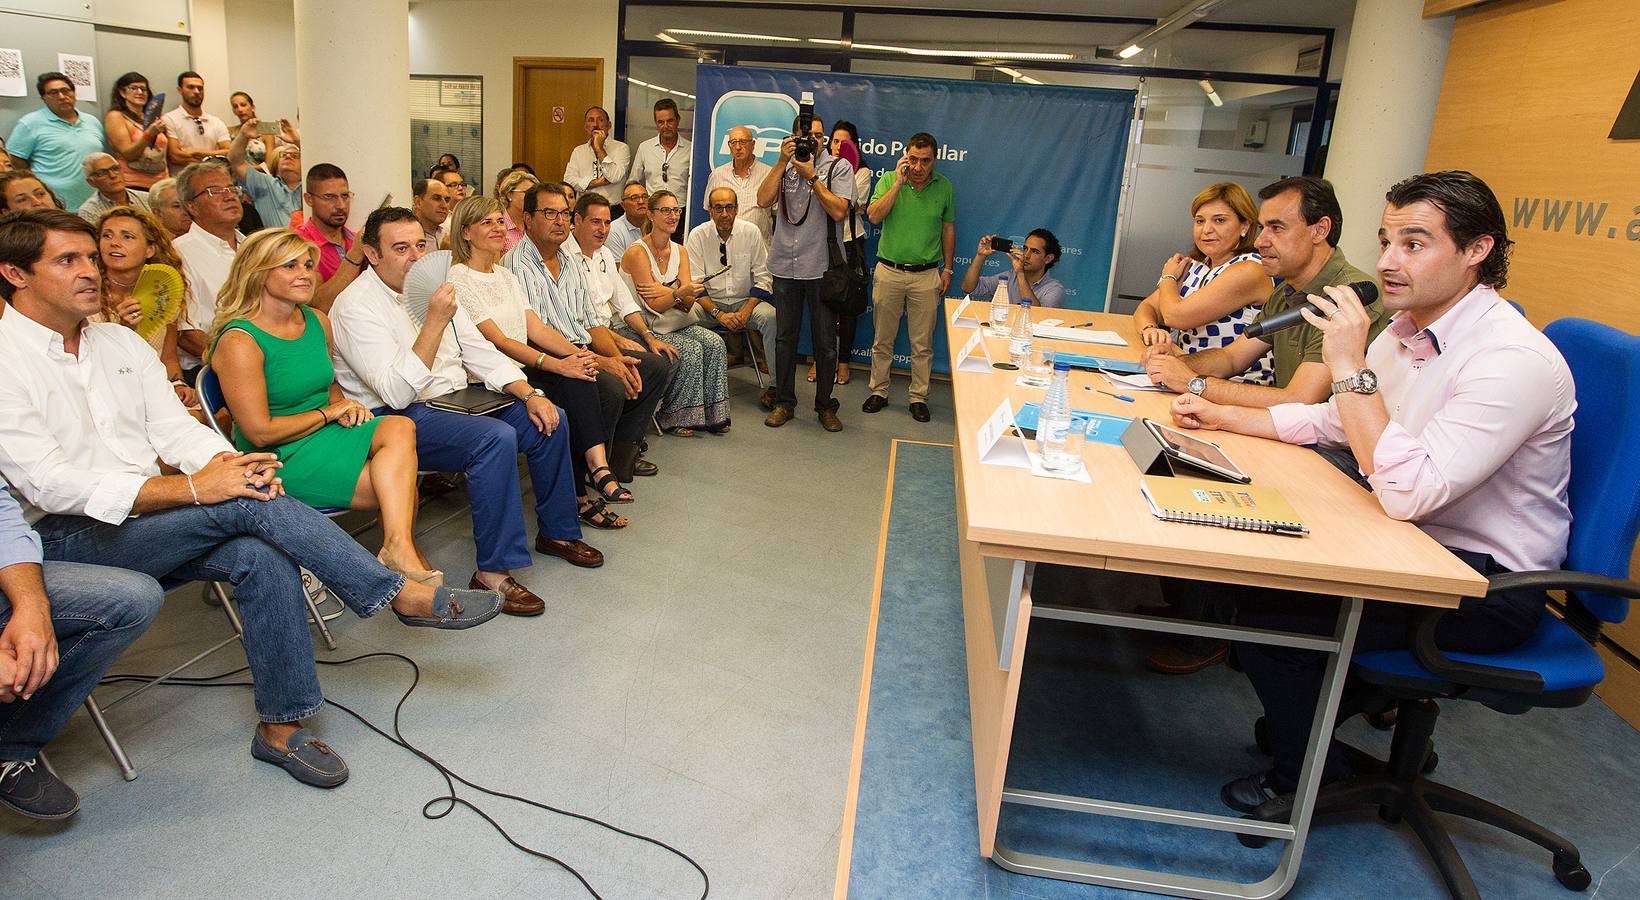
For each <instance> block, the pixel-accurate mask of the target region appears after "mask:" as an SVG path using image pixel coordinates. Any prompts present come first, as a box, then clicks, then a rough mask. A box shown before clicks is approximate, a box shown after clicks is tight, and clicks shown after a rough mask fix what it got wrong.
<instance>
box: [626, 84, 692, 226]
mask: <svg viewBox="0 0 1640 900" xmlns="http://www.w3.org/2000/svg"><path fill="white" fill-rule="evenodd" d="M682 121H683V117H682V116H681V115H680V114H679V113H678V102H677V101H676V100H673V99H672V98H671V97H663V98H661V99H660V100H656V101H655V132H656V134H655V136H654V137H652V138H650V139H649V140H647V141H644V142H643V143H641V144H639V145H638V150H637V152H636V153H634V154H633V155H632V177H631V178H629V179H627V180H628V181H639V182H642V183H643V186H644V189H645V190H648V191H649V192H650V193H654V192H656V191H661V190H666V191H671V192H672V193H674V194H676V195H677V196H678V198H679V199H680V200H684V201H687V200H688V198H689V157H690V152H691V145H690V143H689V142H688V141H686V140H684V139H683V138H680V137H678V124H679V123H680V122H682Z"/></svg>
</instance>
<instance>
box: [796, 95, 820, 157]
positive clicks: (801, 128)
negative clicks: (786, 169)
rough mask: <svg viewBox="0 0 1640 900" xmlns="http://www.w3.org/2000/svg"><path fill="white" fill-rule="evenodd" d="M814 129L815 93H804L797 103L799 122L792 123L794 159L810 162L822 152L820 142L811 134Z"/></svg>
mask: <svg viewBox="0 0 1640 900" xmlns="http://www.w3.org/2000/svg"><path fill="white" fill-rule="evenodd" d="M813 129H814V93H813V92H812V91H804V92H803V95H802V99H800V100H799V101H798V103H797V121H795V122H793V123H792V158H793V159H796V160H797V161H798V162H808V161H809V160H811V159H814V157H815V156H816V155H818V154H819V152H820V142H819V141H817V140H816V139H815V137H814V135H812V134H810V133H809V132H810V131H812V130H813Z"/></svg>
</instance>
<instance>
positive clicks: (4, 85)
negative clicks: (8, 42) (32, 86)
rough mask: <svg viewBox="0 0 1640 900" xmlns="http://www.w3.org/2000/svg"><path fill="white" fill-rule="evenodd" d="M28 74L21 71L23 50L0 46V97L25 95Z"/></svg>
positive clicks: (26, 92) (26, 94)
mask: <svg viewBox="0 0 1640 900" xmlns="http://www.w3.org/2000/svg"><path fill="white" fill-rule="evenodd" d="M27 96H28V76H27V75H26V74H25V73H24V72H23V51H21V50H11V49H8V48H4V47H0V97H27Z"/></svg>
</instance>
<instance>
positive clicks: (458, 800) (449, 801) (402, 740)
mask: <svg viewBox="0 0 1640 900" xmlns="http://www.w3.org/2000/svg"><path fill="white" fill-rule="evenodd" d="M377 658H390V659H398V660H403V661H404V662H405V663H406V664H408V665H409V666H410V669H411V672H412V673H413V675H414V677H413V678H412V679H411V681H410V686H409V687H408V688H406V689H405V691H404V694H403V696H401V697H399V702H398V703H397V704H395V705H394V707H393V733H392V734H388V733H387V732H386V731H383V730H382V729H381V728H380V727H379V726H377V725H376V723H374V722H372V721H370V720H369V719H367V718H365V717H364V716H362V715H360V714H359V713H358V712H355V711H354V710H352V709H350V708H348V707H347V706H344V705H342V704H340V703H337V702H336V701H335V700H332V699H330V698H328V697H326V698H325V703H327V704H329V705H331V706H334V707H336V708H337V709H339V710H341V711H342V712H345V713H347V714H348V715H350V716H352V717H353V718H354V719H356V720H358V722H359V724H361V725H363V726H364V727H366V728H368V729H370V730H371V731H374V732H375V733H376V734H378V735H380V736H382V737H383V738H385V739H387V741H388V742H389V743H392V744H394V745H395V746H398V747H400V748H401V749H404V750H408V751H410V752H411V753H413V754H415V756H416V757H417V758H419V759H420V760H421V761H422V762H425V763H427V764H428V765H429V766H432V767H433V768H434V769H435V770H437V771H438V773H439V775H441V776H443V778H444V786H445V793H444V794H443V795H441V796H438V797H434V798H433V799H431V800H428V801H427V802H426V803H424V804H422V807H421V814H422V816H423V817H424V818H427V819H442V818H444V817H445V816H447V815H449V814H450V813H451V812H453V811H454V810H455V808H456V807H457V806H463V807H466V808H467V809H469V810H472V811H473V813H475V814H476V815H477V816H478V817H479V818H481V819H483V820H484V821H486V822H488V823H489V824H490V827H491V828H494V829H495V830H496V833H498V834H500V835H501V837H502V839H504V840H505V841H506V842H507V843H509V844H511V845H512V846H513V847H515V848H517V849H519V850H522V851H524V852H525V853H528V854H529V855H531V856H534V857H536V858H538V859H544V860H546V861H547V862H550V863H552V864H553V865H555V866H557V867H559V868H560V869H563V870H564V871H565V872H568V873H569V874H570V875H573V876H574V877H575V880H576V881H579V882H580V883H581V886H582V887H584V888H586V890H587V893H589V894H591V895H592V896H593V897H597V898H599V900H602V895H600V894H599V893H598V891H597V890H596V889H594V888H593V886H592V884H591V883H590V882H588V881H587V880H586V878H585V877H584V876H582V875H581V873H580V872H579V871H577V870H576V868H575V867H574V866H572V865H570V864H569V863H567V862H564V861H563V860H561V859H559V858H558V857H556V856H553V855H552V854H550V853H547V852H546V851H543V850H537V849H535V848H533V847H527V846H525V845H523V844H521V843H519V842H518V841H516V840H514V839H513V836H512V835H511V834H510V833H508V831H507V829H505V828H503V827H501V823H499V822H497V821H496V820H495V819H493V818H491V817H490V815H489V813H486V812H485V811H484V810H483V809H482V808H481V807H480V806H479V805H478V804H476V803H474V802H472V801H471V800H467V799H465V798H463V797H461V796H458V795H457V794H456V782H460V783H461V784H463V785H465V786H467V787H469V788H472V789H473V790H475V791H478V792H480V793H484V794H489V795H490V796H492V797H497V798H500V799H503V800H515V801H517V802H519V803H523V804H526V805H528V806H533V807H536V808H537V809H543V810H546V811H547V812H550V813H555V814H557V815H560V816H568V817H569V818H572V819H580V820H581V821H583V822H589V823H591V824H593V825H597V826H599V827H600V828H605V829H607V830H609V831H613V832H615V833H616V834H620V835H624V836H626V837H630V838H636V839H637V840H640V841H645V842H647V843H650V844H654V845H655V846H657V847H659V848H661V849H662V850H665V851H666V852H668V853H670V854H672V855H673V856H676V857H678V858H679V859H681V860H683V861H684V862H686V863H688V864H689V865H691V866H693V867H694V869H695V871H697V872H699V873H700V879H701V884H702V889H701V893H700V896H701V900H705V898H706V896H707V894H709V893H711V889H712V879H711V877H710V876H708V875H707V874H706V870H705V869H703V868H701V866H700V863H697V862H695V860H694V858H693V857H691V856H690V855H689V854H687V853H685V852H683V851H682V850H679V849H678V848H676V847H674V846H672V845H671V844H668V843H666V842H665V841H662V840H660V839H659V838H653V837H650V836H648V835H644V834H639V833H637V832H635V831H628V830H626V829H625V828H621V827H619V826H617V825H611V824H610V823H608V822H605V821H603V820H602V819H598V818H594V817H593V816H589V815H585V814H583V813H578V812H572V811H570V810H567V809H559V808H558V807H556V806H552V805H549V804H546V803H542V802H540V801H539V800H531V799H530V798H528V797H520V796H518V795H516V794H509V793H506V792H505V791H497V790H492V789H490V788H487V787H484V786H483V785H481V784H475V783H473V782H471V781H468V780H467V779H465V778H463V777H461V776H460V775H457V774H456V773H455V772H454V771H452V770H451V769H450V767H448V766H446V765H445V764H443V763H441V762H439V761H438V760H437V759H434V758H433V757H432V756H431V755H429V754H427V753H426V752H424V751H423V750H421V749H420V748H419V747H417V746H416V745H414V744H412V743H410V741H409V739H407V738H406V737H405V736H404V732H403V731H402V730H401V728H400V722H399V717H400V714H401V713H402V711H403V710H404V704H405V702H406V701H408V700H409V699H410V695H411V694H413V693H415V691H416V686H417V685H418V684H420V683H421V666H419V665H417V664H416V661H415V660H413V659H411V658H410V657H408V656H405V655H404V654H402V653H392V652H387V651H380V652H376V653H365V654H362V655H359V656H354V657H350V658H348V659H336V660H330V659H320V660H315V662H317V663H319V664H320V665H325V666H345V665H348V664H349V663H356V662H359V661H361V660H367V659H377ZM248 671H250V666H241V667H240V668H237V669H234V670H233V671H231V672H223V673H221V674H218V675H205V676H197V677H188V676H179V677H176V678H168V679H166V680H165V682H164V683H165V684H174V685H177V686H179V687H253V685H252V684H251V682H249V681H223V680H222V679H224V678H232V677H233V676H235V675H240V674H243V673H245V672H248ZM155 677H157V676H154V675H135V674H122V675H109V676H107V677H105V678H103V679H102V681H101V682H99V684H126V683H130V682H148V681H153V680H154V678H155ZM441 804H442V806H441ZM435 808H437V809H438V811H436V812H435V811H434V810H435Z"/></svg>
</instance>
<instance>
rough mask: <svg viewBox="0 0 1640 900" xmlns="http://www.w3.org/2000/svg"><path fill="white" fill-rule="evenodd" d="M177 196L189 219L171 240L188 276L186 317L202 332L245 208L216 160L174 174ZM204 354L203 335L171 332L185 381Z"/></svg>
mask: <svg viewBox="0 0 1640 900" xmlns="http://www.w3.org/2000/svg"><path fill="white" fill-rule="evenodd" d="M177 196H178V198H180V199H181V200H182V208H183V209H185V210H187V211H188V216H189V217H190V218H192V219H193V221H194V225H193V227H192V228H190V229H188V233H187V234H184V235H183V236H181V237H179V238H177V239H176V240H175V241H173V242H172V243H173V245H174V246H175V247H176V249H177V255H178V256H181V257H182V268H183V274H184V275H186V276H187V278H188V286H189V288H190V290H189V292H188V318H189V319H190V320H191V321H192V322H193V323H194V324H195V325H196V326H198V327H199V328H205V329H208V328H210V327H211V323H212V322H213V321H215V320H216V293H217V291H220V290H221V289H222V284H223V282H225V281H227V280H228V268H229V267H230V266H232V265H233V255H234V252H235V251H237V250H238V249H239V242H240V241H243V240H244V239H245V236H244V235H243V234H241V233H240V231H239V220H240V219H241V218H243V217H244V215H245V204H244V200H243V199H242V192H241V191H240V190H239V186H238V185H236V184H234V183H233V175H232V174H231V173H230V172H229V171H228V164H227V163H224V162H221V161H219V160H206V161H205V162H200V163H194V164H193V165H191V166H189V167H188V168H186V169H183V170H182V174H180V175H178V176H177ZM204 354H205V332H204V331H199V330H195V329H189V330H187V331H179V332H177V361H178V362H180V363H182V374H183V377H184V378H186V379H188V380H189V381H190V382H192V380H193V373H194V372H197V371H198V370H199V359H200V357H201V356H203V355H204Z"/></svg>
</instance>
